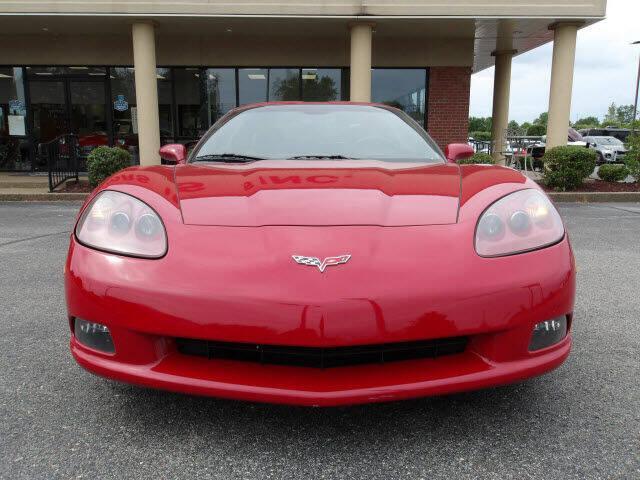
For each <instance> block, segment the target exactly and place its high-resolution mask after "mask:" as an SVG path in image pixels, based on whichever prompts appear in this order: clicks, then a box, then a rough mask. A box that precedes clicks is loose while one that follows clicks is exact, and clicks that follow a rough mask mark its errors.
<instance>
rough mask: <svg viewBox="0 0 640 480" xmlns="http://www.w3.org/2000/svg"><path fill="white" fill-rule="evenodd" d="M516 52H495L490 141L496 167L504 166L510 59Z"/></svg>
mask: <svg viewBox="0 0 640 480" xmlns="http://www.w3.org/2000/svg"><path fill="white" fill-rule="evenodd" d="M516 52H517V51H516V50H496V51H495V52H493V53H492V55H493V56H494V57H496V66H495V75H494V82H493V118H492V127H491V141H492V143H493V158H494V159H495V161H496V163H497V164H498V165H504V164H505V157H504V152H505V151H506V142H505V134H506V131H507V127H508V125H509V98H510V95H511V59H512V58H513V55H514V54H515V53H516Z"/></svg>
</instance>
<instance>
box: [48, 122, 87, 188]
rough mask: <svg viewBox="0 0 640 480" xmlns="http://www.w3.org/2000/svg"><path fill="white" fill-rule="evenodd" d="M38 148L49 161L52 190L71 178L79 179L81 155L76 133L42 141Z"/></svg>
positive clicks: (50, 186)
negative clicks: (45, 141)
mask: <svg viewBox="0 0 640 480" xmlns="http://www.w3.org/2000/svg"><path fill="white" fill-rule="evenodd" d="M38 150H39V154H40V155H42V156H43V157H44V158H45V159H46V161H47V167H48V169H49V191H50V192H53V190H54V189H55V188H56V187H57V186H59V185H60V184H62V183H63V182H65V181H67V180H69V179H72V178H75V179H76V181H77V180H78V160H79V155H78V137H77V136H76V135H72V134H67V135H60V136H59V137H57V138H54V139H53V140H51V141H50V142H47V143H41V144H40V145H39V146H38Z"/></svg>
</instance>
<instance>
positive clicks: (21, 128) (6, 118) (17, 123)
mask: <svg viewBox="0 0 640 480" xmlns="http://www.w3.org/2000/svg"><path fill="white" fill-rule="evenodd" d="M26 118H27V108H26V104H25V97H24V81H23V78H22V68H19V67H15V68H11V67H9V68H5V67H2V68H0V170H28V169H30V168H31V164H30V162H29V149H28V143H27V141H26V139H25V135H26Z"/></svg>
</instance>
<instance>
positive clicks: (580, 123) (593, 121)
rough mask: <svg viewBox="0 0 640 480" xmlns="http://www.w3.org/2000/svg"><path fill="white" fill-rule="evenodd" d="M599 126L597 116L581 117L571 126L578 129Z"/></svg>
mask: <svg viewBox="0 0 640 480" xmlns="http://www.w3.org/2000/svg"><path fill="white" fill-rule="evenodd" d="M599 126H600V120H598V117H583V118H580V119H578V120H576V122H575V123H574V124H573V128H575V129H576V130H579V129H581V128H596V127H599Z"/></svg>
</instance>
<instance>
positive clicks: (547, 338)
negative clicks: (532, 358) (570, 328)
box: [529, 316, 567, 351]
mask: <svg viewBox="0 0 640 480" xmlns="http://www.w3.org/2000/svg"><path fill="white" fill-rule="evenodd" d="M566 336H567V317H566V316H562V317H557V318H554V319H553V320H546V321H544V322H540V323H536V324H535V325H534V327H533V333H532V334H531V342H530V343H529V350H531V351H533V350H540V349H541V348H546V347H550V346H551V345H555V344H556V343H558V342H559V341H560V340H562V339H563V338H564V337H566Z"/></svg>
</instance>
